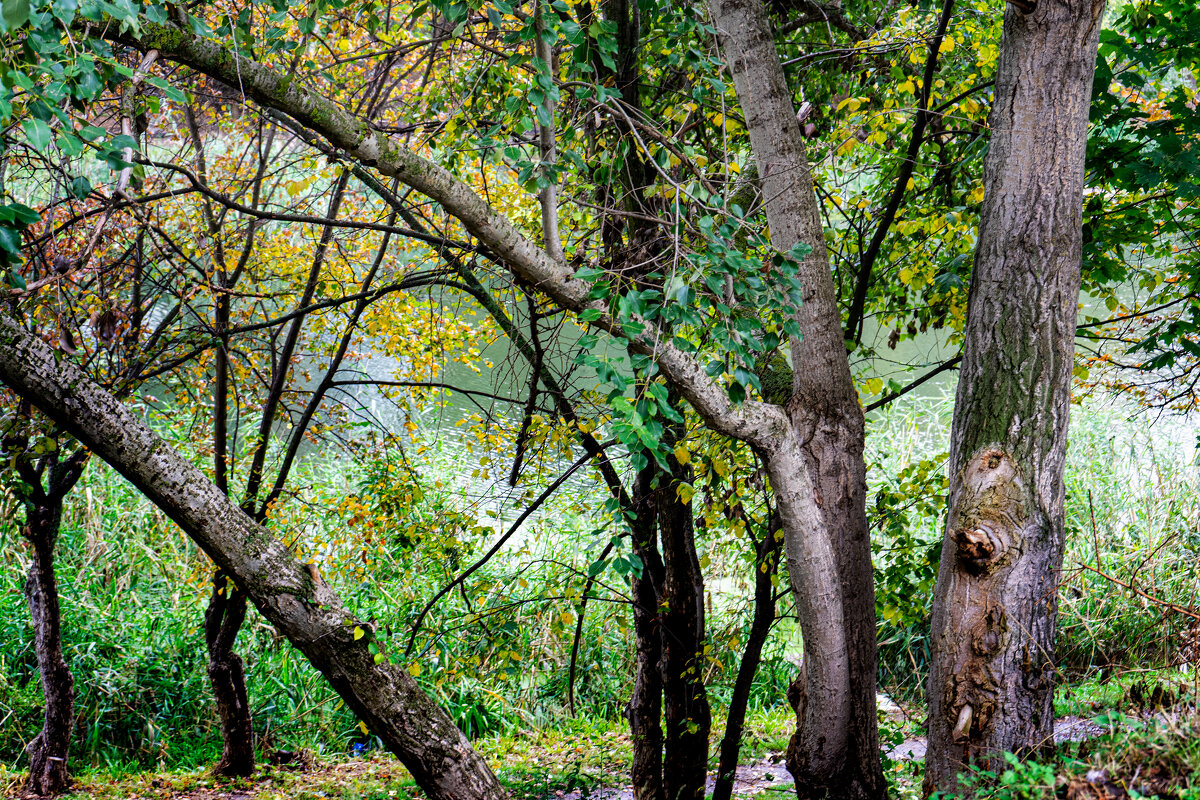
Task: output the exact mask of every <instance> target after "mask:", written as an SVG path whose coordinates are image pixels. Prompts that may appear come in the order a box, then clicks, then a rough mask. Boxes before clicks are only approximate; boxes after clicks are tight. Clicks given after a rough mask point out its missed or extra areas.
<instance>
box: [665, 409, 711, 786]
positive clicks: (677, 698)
mask: <svg viewBox="0 0 1200 800" xmlns="http://www.w3.org/2000/svg"><path fill="white" fill-rule="evenodd" d="M680 427H682V426H680ZM677 433H682V431H677ZM668 461H669V462H670V466H671V472H670V473H663V474H662V476H661V478H660V480H661V481H662V484H663V485H662V486H660V487H659V489H658V492H657V496H658V500H659V509H658V529H659V536H660V537H661V539H662V554H663V584H662V587H663V588H662V601H661V603H660V612H659V613H660V614H661V616H662V652H663V656H662V671H663V716H664V723H665V725H664V727H665V731H666V741H665V746H664V749H663V788H664V790H665V793H666V797H667V800H704V785H705V781H706V779H707V778H708V732H709V730H710V729H711V728H712V713H711V709H710V708H709V703H708V693H707V691H706V690H705V688H704V669H703V667H704V638H705V632H704V576H703V574H702V573H701V571H700V558H699V556H698V555H697V553H696V535H695V526H694V523H693V517H692V504H691V503H690V502H687V503H685V502H682V501H681V500H680V499H679V493H678V491H677V489H678V486H679V483H680V481H687V482H690V481H691V478H692V474H691V469H690V468H689V467H688V466H687V465H684V464H680V463H679V462H678V461H677V460H676V459H675V456H674V455H670V456H668Z"/></svg>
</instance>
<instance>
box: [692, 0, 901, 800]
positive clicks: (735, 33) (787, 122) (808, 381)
mask: <svg viewBox="0 0 1200 800" xmlns="http://www.w3.org/2000/svg"><path fill="white" fill-rule="evenodd" d="M709 7H710V9H711V11H712V15H713V18H714V20H715V21H716V25H717V30H718V33H719V35H720V37H721V46H722V49H723V50H724V53H725V60H726V63H727V64H728V65H729V70H730V73H731V75H732V76H733V81H734V86H735V88H736V89H737V95H738V102H739V104H740V105H741V108H742V112H743V114H744V115H745V118H746V129H747V131H748V132H749V134H750V143H751V147H752V150H753V154H754V159H755V162H756V164H757V165H758V171H759V175H760V177H761V180H762V194H763V197H764V198H766V201H765V203H764V207H765V210H766V214H767V222H768V224H769V225H770V229H771V240H772V244H773V245H774V246H775V247H776V248H778V249H779V250H782V251H787V250H789V249H790V248H791V247H792V246H793V245H795V244H796V243H798V242H803V243H806V244H808V245H810V246H811V247H812V251H811V252H810V254H809V255H808V256H807V257H806V258H805V259H804V261H803V263H802V264H801V266H800V272H799V277H800V280H801V282H802V284H803V286H804V303H803V305H802V306H801V308H800V309H799V310H798V312H797V321H798V322H799V323H800V329H801V331H802V332H803V337H795V338H793V340H792V361H793V363H794V364H796V365H803V368H802V369H796V370H795V375H794V381H793V396H792V399H791V400H790V401H789V402H788V404H787V409H788V413H789V416H790V419H791V425H792V431H791V434H790V437H789V438H790V440H789V441H787V442H781V443H780V450H779V451H777V452H774V453H770V452H764V453H763V455H764V461H766V463H767V468H768V473H769V474H770V476H771V482H772V485H773V486H774V488H775V491H776V493H777V495H780V496H781V498H782V499H781V500H780V507H779V512H780V516H781V519H782V521H783V523H784V530H785V535H786V542H785V544H786V548H787V553H788V566H789V570H790V572H791V575H792V586H793V590H794V591H796V593H797V599H799V594H800V592H801V591H802V590H803V587H802V585H801V584H802V582H804V581H805V580H806V579H805V577H804V575H805V571H806V570H805V565H804V564H803V563H801V562H800V561H799V560H798V558H799V556H798V550H797V547H798V545H799V544H800V543H799V542H797V541H796V539H797V534H796V531H797V528H796V527H795V523H796V521H795V520H794V519H792V517H793V516H794V514H795V509H794V508H792V507H790V506H791V505H792V504H793V503H794V502H796V501H800V502H803V503H804V504H806V505H809V506H812V507H815V508H816V510H817V514H818V519H817V520H815V524H816V525H817V531H816V532H815V533H814V534H813V535H814V536H817V537H820V538H824V539H827V540H828V543H829V546H830V547H832V549H833V554H834V558H835V560H836V578H835V580H836V582H837V586H836V590H835V591H834V592H833V593H832V594H830V595H829V596H827V597H825V598H824V600H825V601H827V602H829V603H836V604H837V605H838V606H839V608H838V613H837V615H836V617H837V618H838V619H839V620H840V622H841V624H842V625H843V627H844V631H843V636H844V639H845V641H844V643H843V644H842V648H843V649H842V652H840V653H837V652H833V651H822V650H819V649H814V647H812V646H810V642H809V639H810V638H811V637H812V636H813V635H814V634H815V633H816V632H815V631H812V630H811V629H805V631H804V635H805V654H804V665H803V666H802V668H801V674H800V676H799V677H798V678H797V681H796V684H795V685H794V691H793V692H792V697H793V699H794V700H795V705H796V715H797V730H796V735H795V736H794V737H793V738H792V742H791V745H790V746H789V748H788V768H789V769H790V770H791V772H792V776H793V777H794V778H795V780H796V790H797V792H798V793H799V794H800V796H801V797H818V796H821V797H823V796H829V797H844V798H880V797H883V795H884V792H885V791H886V785H885V782H884V779H883V770H882V765H881V763H880V758H879V735H878V722H877V720H876V716H875V714H876V708H875V702H876V701H875V672H876V666H877V664H876V661H877V654H876V644H875V597H874V575H873V571H872V567H871V546H870V540H869V538H868V529H867V517H866V505H865V504H866V466H865V464H864V462H863V457H862V453H863V435H864V423H863V413H862V407H861V406H860V405H859V401H858V394H857V392H856V390H855V388H854V382H853V379H852V377H851V375H850V365H849V361H848V360H847V358H846V350H845V344H844V341H843V337H842V325H841V314H840V312H839V310H838V306H837V295H836V290H835V287H834V284H833V277H832V275H831V274H830V271H829V260H828V254H827V252H826V247H825V234H824V229H823V226H822V224H821V218H820V206H819V204H818V201H817V197H816V192H815V190H814V186H813V181H812V174H811V172H810V170H809V165H808V155H807V152H806V151H805V147H804V139H803V136H802V135H801V131H800V124H799V123H798V122H797V121H796V110H795V105H794V103H793V102H792V95H791V92H790V90H789V89H788V86H787V81H786V79H785V77H784V73H783V67H782V65H781V64H780V61H779V53H778V51H777V50H776V47H775V40H774V37H773V35H772V29H771V27H770V25H769V24H768V22H767V19H766V14H765V10H764V8H763V6H762V3H761V0H710V2H709ZM787 469H790V470H793V471H795V472H796V473H797V474H796V475H786V474H784V472H783V471H784V470H787ZM801 473H803V475H804V476H805V478H804V483H808V482H809V481H810V480H811V486H809V487H808V488H807V489H802V488H801V487H799V486H796V485H795V484H796V483H797V478H798V477H799V476H800V474H801ZM787 484H792V486H791V487H790V488H788V487H787ZM781 489H782V491H781ZM798 491H804V492H807V493H809V496H806V497H800V496H798V495H797V494H795V492H798ZM828 619H830V618H826V621H824V622H822V623H821V625H822V626H824V625H828V624H829V622H828ZM839 659H841V663H839ZM843 670H844V674H842V671H843Z"/></svg>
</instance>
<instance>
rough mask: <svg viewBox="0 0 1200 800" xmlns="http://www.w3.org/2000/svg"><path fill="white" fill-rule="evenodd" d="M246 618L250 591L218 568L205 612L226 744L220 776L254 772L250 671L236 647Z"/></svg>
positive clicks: (212, 675)
mask: <svg viewBox="0 0 1200 800" xmlns="http://www.w3.org/2000/svg"><path fill="white" fill-rule="evenodd" d="M245 619H246V594H245V593H244V592H243V591H242V590H241V589H239V588H238V587H237V584H236V583H234V582H233V581H232V580H230V579H229V578H228V577H227V576H226V575H225V573H224V572H222V571H221V570H216V571H215V572H214V573H213V591H212V596H211V597H210V598H209V602H208V608H207V609H205V612H204V639H205V644H206V645H207V646H208V679H209V682H211V683H212V688H213V698H214V700H215V701H216V704H217V715H218V716H219V717H220V719H221V741H222V742H223V743H224V744H223V749H222V752H221V760H220V761H218V762H217V765H216V766H215V767H213V772H215V773H216V774H218V775H228V776H236V777H245V776H248V775H253V774H254V731H253V727H252V725H251V717H250V702H249V700H248V699H247V697H246V671H245V666H244V664H243V662H242V657H241V656H239V655H238V654H237V652H236V651H235V650H234V649H233V645H234V642H236V641H237V635H238V631H240V630H241V628H242V623H243V622H244V621H245Z"/></svg>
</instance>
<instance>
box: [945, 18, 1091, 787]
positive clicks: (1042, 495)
mask: <svg viewBox="0 0 1200 800" xmlns="http://www.w3.org/2000/svg"><path fill="white" fill-rule="evenodd" d="M1022 9H1024V10H1022ZM1103 10H1104V2H1103V0H1090V2H1087V3H1072V4H1065V3H1055V2H1043V3H1038V4H1036V8H1028V7H1026V6H1024V5H1020V6H1018V4H1016V3H1013V4H1011V5H1010V7H1009V8H1008V11H1007V14H1006V17H1005V26H1004V35H1003V38H1002V39H1001V49H1000V63H999V68H998V71H997V75H996V102H995V105H994V107H993V112H992V117H991V126H992V139H991V147H990V150H989V152H988V157H987V162H986V165H985V171H984V188H985V195H984V205H983V212H982V219H981V222H980V235H979V242H978V245H977V247H976V251H975V269H974V272H973V273H972V276H971V293H970V305H969V311H968V315H967V325H966V329H965V331H964V347H963V361H962V366H961V368H960V370H961V371H960V377H959V385H958V396H957V400H956V404H955V412H954V422H953V427H952V432H951V455H950V479H951V481H950V494H949V514H948V516H947V520H946V535H945V539H944V542H943V546H942V557H941V563H940V567H939V573H938V581H937V587H936V590H935V597H934V608H933V620H932V633H931V636H932V656H931V659H932V663H931V669H930V676H929V751H928V754H927V756H926V762H925V788H926V791H933V790H935V789H946V790H949V789H954V788H955V787H956V785H957V776H958V773H959V771H960V770H961V769H963V768H964V766H966V765H970V764H979V765H981V766H983V767H984V768H987V769H995V768H997V767H999V766H1001V765H1002V764H1003V763H1004V762H1003V760H1002V759H1001V754H1002V753H1004V752H1026V751H1029V750H1032V749H1035V748H1037V747H1039V746H1041V745H1043V744H1045V743H1048V742H1053V740H1054V739H1053V735H1052V729H1053V723H1054V708H1053V688H1054V669H1055V662H1054V655H1053V654H1054V636H1055V628H1056V622H1057V586H1058V570H1059V568H1060V567H1061V565H1062V556H1063V544H1064V529H1063V498H1064V486H1063V468H1064V462H1065V456H1066V444H1067V420H1068V416H1069V414H1068V410H1069V401H1070V390H1071V374H1072V367H1073V365H1074V341H1075V325H1076V312H1077V304H1078V298H1079V285H1080V276H1081V264H1082V213H1083V179H1084V154H1085V151H1086V146H1087V125H1088V112H1089V105H1090V102H1091V97H1092V76H1093V74H1094V72H1095V63H1096V49H1097V42H1098V38H1099V35H1100V25H1101V16H1102V12H1103Z"/></svg>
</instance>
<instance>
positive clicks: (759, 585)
mask: <svg viewBox="0 0 1200 800" xmlns="http://www.w3.org/2000/svg"><path fill="white" fill-rule="evenodd" d="M779 530H780V526H779V518H778V517H777V516H776V515H775V514H774V513H772V514H771V515H770V517H769V524H768V525H767V532H766V535H765V536H764V537H763V540H762V542H760V543H759V544H758V545H757V552H756V553H755V559H754V617H753V619H752V620H751V622H750V634H749V636H747V637H746V649H745V650H744V651H742V660H741V662H740V663H739V664H738V672H737V678H735V679H734V682H733V694H732V696H731V697H730V699H729V713H728V714H727V715H726V721H725V735H724V736H723V737H722V738H721V760H720V763H719V764H718V765H717V778H716V782H715V783H714V785H713V793H712V800H730V798H731V797H732V796H733V780H734V778H735V777H736V774H737V766H738V757H739V755H740V754H741V750H742V730H743V728H744V726H745V724H746V708H747V706H748V705H749V703H750V689H751V687H752V686H753V685H754V674H755V673H756V672H757V671H758V665H759V662H761V661H762V649H763V645H764V644H766V641H767V636H768V635H769V634H770V633H771V625H772V623H774V621H775V584H774V582H773V581H772V578H773V577H774V576H775V570H777V569H778V568H779V551H780V549H781V548H782V544H783V541H782V538H780V537H777V536H776V535H775V533H776V532H777V531H779Z"/></svg>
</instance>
